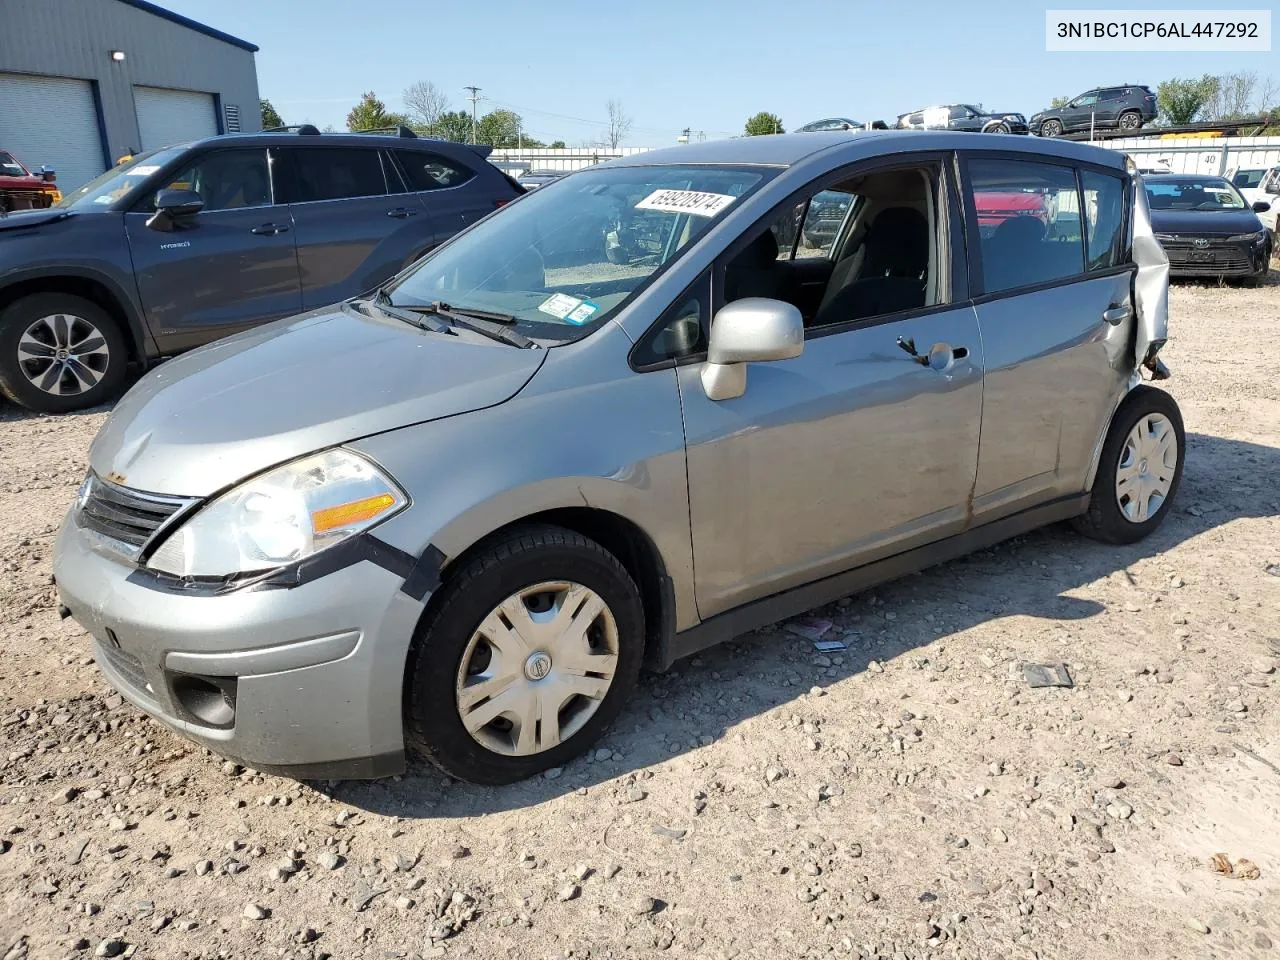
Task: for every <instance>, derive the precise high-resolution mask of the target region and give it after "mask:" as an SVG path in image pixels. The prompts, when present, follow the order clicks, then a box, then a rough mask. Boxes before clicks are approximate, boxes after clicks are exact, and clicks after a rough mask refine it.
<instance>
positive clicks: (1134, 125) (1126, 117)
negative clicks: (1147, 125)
mask: <svg viewBox="0 0 1280 960" xmlns="http://www.w3.org/2000/svg"><path fill="white" fill-rule="evenodd" d="M1141 126H1142V114H1140V113H1139V112H1138V111H1137V110H1126V111H1125V112H1124V113H1122V114H1120V129H1121V130H1137V129H1138V128H1139V127H1141Z"/></svg>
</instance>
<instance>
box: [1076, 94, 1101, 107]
mask: <svg viewBox="0 0 1280 960" xmlns="http://www.w3.org/2000/svg"><path fill="white" fill-rule="evenodd" d="M1097 102H1098V95H1097V94H1096V93H1087V94H1085V95H1084V96H1082V97H1076V98H1075V99H1074V100H1072V101H1071V106H1073V107H1091V106H1093V105H1094V104H1095V103H1097Z"/></svg>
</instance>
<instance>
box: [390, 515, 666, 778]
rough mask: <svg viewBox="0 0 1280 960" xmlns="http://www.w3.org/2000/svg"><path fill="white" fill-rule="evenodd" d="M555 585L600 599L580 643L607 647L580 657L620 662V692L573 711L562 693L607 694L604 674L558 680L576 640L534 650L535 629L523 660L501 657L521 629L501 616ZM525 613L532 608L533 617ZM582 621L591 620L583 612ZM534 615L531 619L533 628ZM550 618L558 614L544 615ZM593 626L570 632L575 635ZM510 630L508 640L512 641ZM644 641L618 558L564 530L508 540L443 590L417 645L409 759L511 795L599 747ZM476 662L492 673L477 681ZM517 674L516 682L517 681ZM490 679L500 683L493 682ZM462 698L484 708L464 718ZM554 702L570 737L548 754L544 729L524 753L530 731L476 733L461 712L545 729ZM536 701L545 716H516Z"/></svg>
mask: <svg viewBox="0 0 1280 960" xmlns="http://www.w3.org/2000/svg"><path fill="white" fill-rule="evenodd" d="M549 582H554V583H555V584H556V585H557V586H565V587H570V588H571V589H577V590H579V591H585V592H586V594H588V595H590V594H594V597H595V599H596V600H598V601H600V602H602V604H603V608H602V609H601V611H600V612H599V613H597V614H587V615H588V616H591V617H592V619H591V621H590V630H588V631H587V632H586V633H583V631H582V629H579V630H578V631H577V633H578V634H580V635H582V636H593V635H594V637H595V639H596V640H597V642H598V644H599V645H597V646H591V647H588V646H586V645H585V644H584V645H583V646H581V647H575V650H581V651H583V652H585V653H587V654H588V655H591V654H595V655H596V656H598V655H599V653H598V652H597V651H599V652H605V653H608V652H612V653H614V654H615V655H616V660H614V664H615V665H616V666H615V667H614V672H613V676H612V680H611V681H610V682H608V683H607V686H606V687H605V689H604V690H603V695H602V696H601V697H599V698H597V699H592V698H589V697H583V696H581V695H576V694H574V693H570V694H569V699H567V700H563V701H561V700H560V699H559V698H560V697H562V696H563V695H564V694H563V691H564V690H565V689H566V688H565V687H563V686H558V685H560V684H565V683H573V682H574V681H584V682H585V681H586V680H588V679H590V680H593V681H594V682H595V684H596V685H597V686H598V685H599V684H600V683H601V681H600V679H599V676H598V675H599V674H601V673H602V672H603V671H595V672H594V673H593V674H592V675H591V676H590V677H588V676H587V675H586V674H574V673H573V672H572V670H566V669H565V667H564V666H561V667H560V669H559V670H557V662H559V663H561V664H564V663H565V662H566V661H567V659H568V656H569V652H568V651H567V650H565V651H564V657H563V658H561V652H562V651H561V649H560V648H559V647H557V646H556V645H555V644H556V640H555V637H561V638H563V637H572V636H573V635H574V631H573V630H570V631H566V632H564V633H560V632H558V631H556V630H554V629H550V630H548V632H546V633H544V634H543V636H542V637H538V638H536V639H534V637H536V633H534V632H533V631H535V630H536V629H537V624H536V623H534V622H530V623H529V625H528V626H527V627H526V632H528V633H530V634H531V636H530V639H531V640H532V641H533V642H530V643H527V644H524V643H521V644H513V646H514V647H518V649H515V651H514V655H512V656H509V657H508V656H507V654H506V653H505V652H504V651H503V650H502V647H503V646H506V644H507V643H512V642H513V641H512V638H513V637H514V638H516V639H519V638H520V634H519V633H518V632H517V631H515V630H510V629H509V628H510V626H511V624H513V623H517V622H518V621H517V618H516V617H515V616H507V614H506V613H505V612H504V613H503V616H504V617H506V619H505V620H502V619H497V617H498V614H499V612H500V611H499V607H500V606H501V607H502V608H503V610H504V611H505V610H511V609H513V608H512V607H511V606H509V605H510V604H511V603H512V602H513V601H518V600H519V599H520V593H521V591H528V590H529V588H531V587H535V586H539V587H540V586H544V585H548V583H549ZM548 596H550V594H549V593H545V592H540V593H537V594H534V595H533V596H532V597H531V598H530V600H538V601H540V600H541V599H542V598H545V597H548ZM573 596H575V595H572V594H570V593H569V592H568V591H566V592H565V593H564V594H561V595H560V597H559V599H560V600H562V601H563V602H560V604H559V606H554V607H553V611H556V610H559V611H563V610H568V609H571V607H572V604H571V603H570V601H569V599H565V598H572V597H573ZM576 602H577V601H576V599H574V600H573V603H576ZM587 602H590V600H588V601H587ZM516 609H518V608H516ZM528 609H531V607H530V606H526V610H528ZM582 609H583V610H584V611H585V610H586V609H587V607H586V605H585V603H584V605H583V607H582ZM538 615H539V614H538V613H533V614H530V615H529V617H530V621H532V619H533V618H534V617H536V616H538ZM542 615H543V616H555V615H556V614H555V613H554V612H552V611H543V614H542ZM610 618H611V624H612V628H613V629H612V631H611V630H610ZM585 622H586V621H585V619H584V620H581V621H573V623H572V624H571V625H576V624H577V623H585ZM504 626H505V627H507V628H508V629H505V630H504V629H503V627H504ZM495 627H496V629H495ZM593 632H594V633H593ZM484 635H491V636H496V637H501V638H502V640H503V642H502V644H501V645H499V644H497V643H493V644H490V643H489V642H488V641H487V640H486V639H484ZM644 636H645V626H644V609H643V605H642V603H641V599H640V591H639V590H638V589H637V587H636V585H635V582H634V581H633V580H632V579H631V577H630V575H629V574H628V573H627V571H626V569H625V568H624V567H623V566H622V564H621V563H619V562H618V559H617V558H616V557H614V556H613V554H611V553H609V552H608V551H607V550H605V549H604V547H602V546H600V544H598V543H596V542H595V541H593V540H589V539H587V538H586V537H583V536H580V535H579V534H576V533H573V532H572V531H569V530H565V529H563V528H560V527H553V526H527V527H519V528H515V529H512V530H511V531H509V532H507V533H506V534H504V535H502V536H500V537H498V538H497V539H494V540H493V541H492V542H491V543H489V544H488V545H487V546H485V547H484V548H483V549H482V551H481V552H480V553H478V554H477V555H476V556H475V557H474V558H472V559H471V560H469V561H468V562H467V563H466V564H465V566H463V567H462V568H461V569H460V570H458V571H457V573H456V574H455V575H453V576H451V577H450V578H448V579H447V580H446V582H445V584H444V586H443V587H442V588H441V589H440V590H439V592H438V593H437V598H435V599H433V602H432V604H431V606H430V607H429V609H428V611H427V615H426V616H424V618H423V621H422V623H421V624H420V625H419V627H418V630H417V631H416V633H415V636H414V638H413V643H412V645H411V647H410V650H409V658H408V664H407V667H406V671H405V736H406V740H407V741H408V743H409V746H410V749H412V750H413V751H414V752H415V753H418V754H421V755H422V756H423V757H425V758H426V759H427V760H429V761H431V762H432V763H433V764H435V765H436V766H437V767H439V768H440V769H441V770H443V771H444V772H445V773H447V774H448V775H449V776H451V777H454V778H456V779H459V780H466V781H469V782H471V783H478V784H488V785H499V784H506V783H513V782H515V781H517V780H522V779H524V778H526V777H530V776H533V775H534V774H536V773H540V772H542V771H544V770H547V769H549V768H551V767H557V766H561V765H563V764H564V763H566V762H567V761H569V760H571V759H572V758H574V757H576V756H577V755H579V754H580V753H582V752H583V751H584V750H585V749H586V748H587V747H589V746H590V745H591V744H592V743H594V742H595V741H596V740H597V739H598V738H599V737H600V735H601V733H603V732H604V730H605V729H606V728H607V727H608V726H609V724H610V723H612V722H613V720H614V719H615V718H616V717H617V715H618V712H619V711H620V710H621V709H622V706H623V704H624V703H625V702H626V700H627V698H628V697H629V695H630V694H631V691H632V689H633V688H634V687H635V684H636V680H637V678H638V677H639V675H640V664H641V661H642V659H643V654H644ZM562 642H568V643H573V641H572V640H570V641H562ZM606 648H608V649H606ZM543 650H545V651H547V653H546V655H545V665H544V664H541V663H535V658H538V657H541V656H544V654H543V653H542V651H543ZM530 651H532V652H530ZM478 660H480V661H484V663H483V664H482V665H481V669H478V670H477V669H476V665H477V662H478ZM504 661H505V662H504ZM517 663H518V664H519V665H520V666H519V669H518V670H512V669H509V668H510V667H512V666H513V665H515V664H517ZM592 665H593V666H595V664H594V662H593V664H592ZM539 671H541V672H539ZM486 672H488V673H491V674H492V677H491V678H490V679H489V680H488V681H486V680H485V673H486ZM503 677H507V678H509V682H508V683H506V684H505V685H502V684H501V683H500V682H499V681H501V679H502V678H503ZM486 682H487V683H489V684H491V685H492V687H491V688H492V689H493V691H494V692H493V693H492V694H487V695H486V691H484V690H482V689H480V688H482V687H484V686H485V683H486ZM541 684H547V686H541ZM580 685H581V684H579V683H574V686H580ZM464 689H470V690H473V691H478V692H476V693H473V694H472V697H473V699H475V698H478V700H477V701H476V702H472V703H468V704H466V706H464V704H463V697H464V696H466V694H465V692H464ZM548 697H550V698H552V701H554V702H558V703H559V706H558V707H556V708H555V709H556V711H557V713H556V716H557V721H556V722H557V727H556V729H557V732H558V733H559V732H562V731H563V730H565V729H570V730H571V732H570V733H569V735H568V736H566V737H564V738H563V739H559V738H558V736H557V738H556V741H555V742H553V744H552V745H547V746H544V745H543V744H542V743H541V738H542V737H543V736H544V721H543V720H542V719H537V722H535V723H532V724H530V725H529V726H528V729H529V730H530V731H531V732H530V733H529V739H528V741H527V742H526V740H525V737H524V735H523V733H522V731H523V730H524V729H526V727H525V725H524V724H519V725H517V723H516V722H515V721H514V719H513V718H512V717H511V716H509V715H508V713H507V712H506V711H503V712H502V713H500V714H498V715H497V716H496V717H495V718H494V719H492V720H491V721H489V723H488V725H486V726H481V727H479V728H478V729H476V728H475V727H474V726H473V729H475V732H474V733H473V732H472V730H469V729H468V726H467V724H466V723H464V720H463V712H464V711H465V710H469V711H470V715H469V716H470V720H471V723H472V724H473V725H475V724H478V723H479V722H481V721H483V720H484V718H485V717H486V716H488V715H489V714H491V713H494V710H493V709H492V708H493V707H494V706H495V705H498V704H499V701H500V700H501V701H502V704H503V705H506V704H513V705H515V708H514V711H513V715H514V717H516V718H518V717H519V716H520V714H521V713H523V714H524V716H525V717H535V718H539V717H545V716H547V714H546V712H545V704H546V703H548V702H551V701H548V700H547V699H546V698H548ZM531 699H532V700H536V701H537V703H538V706H539V708H540V711H541V712H540V713H533V714H531V713H527V712H524V711H522V710H521V709H520V705H524V704H528V703H529V702H530V700H531ZM588 710H589V711H590V712H587V711H588ZM507 728H509V729H507ZM522 745H523V748H522ZM529 747H532V748H533V749H532V751H530V750H529V749H528V748H529ZM522 749H523V750H524V752H521V751H522Z"/></svg>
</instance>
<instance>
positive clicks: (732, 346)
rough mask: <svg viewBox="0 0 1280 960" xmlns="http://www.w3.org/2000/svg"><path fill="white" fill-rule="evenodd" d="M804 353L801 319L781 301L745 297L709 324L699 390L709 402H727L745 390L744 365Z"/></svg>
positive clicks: (724, 309)
mask: <svg viewBox="0 0 1280 960" xmlns="http://www.w3.org/2000/svg"><path fill="white" fill-rule="evenodd" d="M803 349H804V319H803V318H802V317H801V316H800V311H799V310H797V309H796V308H795V307H794V306H792V305H791V304H789V303H784V302H783V301H781V300H768V299H765V298H764V297H747V298H745V299H743V300H735V301H734V302H733V303H730V304H726V305H725V306H724V307H722V308H721V310H720V312H719V313H717V314H716V316H715V320H714V321H713V322H712V324H711V343H710V345H709V346H708V348H707V362H706V364H704V365H703V368H702V387H703V389H704V390H705V391H706V394H707V397H708V398H709V399H711V400H731V399H733V398H734V397H740V396H742V394H743V392H744V391H745V390H746V388H747V370H746V364H748V363H763V362H766V361H769V360H790V359H791V358H792V357H798V356H800V352H801V351H802V350H803Z"/></svg>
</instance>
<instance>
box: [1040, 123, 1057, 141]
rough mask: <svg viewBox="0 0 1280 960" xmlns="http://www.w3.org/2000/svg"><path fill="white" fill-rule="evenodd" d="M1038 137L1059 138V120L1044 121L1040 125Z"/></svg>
mask: <svg viewBox="0 0 1280 960" xmlns="http://www.w3.org/2000/svg"><path fill="white" fill-rule="evenodd" d="M1040 136H1042V137H1060V136H1062V121H1061V120H1056V119H1052V120H1045V121H1044V122H1043V123H1041V124H1040Z"/></svg>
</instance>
